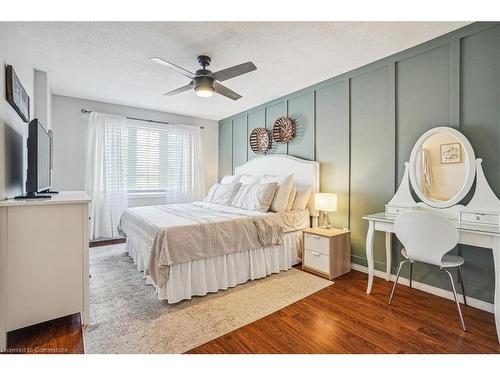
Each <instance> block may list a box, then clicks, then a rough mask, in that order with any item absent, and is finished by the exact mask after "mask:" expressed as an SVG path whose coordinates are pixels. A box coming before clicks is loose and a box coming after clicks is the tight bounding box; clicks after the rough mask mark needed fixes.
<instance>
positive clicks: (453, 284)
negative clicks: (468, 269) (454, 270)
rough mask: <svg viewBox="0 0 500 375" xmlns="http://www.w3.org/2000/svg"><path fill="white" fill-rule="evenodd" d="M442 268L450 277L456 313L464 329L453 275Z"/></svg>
mask: <svg viewBox="0 0 500 375" xmlns="http://www.w3.org/2000/svg"><path fill="white" fill-rule="evenodd" d="M442 270H443V271H444V272H446V273H447V274H448V277H449V278H450V282H451V289H452V290H453V297H455V304H456V305H457V310H458V315H459V316H460V322H461V323H462V329H463V330H464V331H466V329H465V323H464V318H463V316H462V309H461V308H460V303H458V298H457V291H456V290H455V283H454V282H453V276H451V273H450V271H448V270H447V269H446V268H442Z"/></svg>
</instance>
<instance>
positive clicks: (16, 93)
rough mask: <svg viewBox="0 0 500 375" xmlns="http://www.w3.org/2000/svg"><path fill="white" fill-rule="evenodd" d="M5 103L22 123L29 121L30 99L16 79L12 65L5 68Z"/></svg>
mask: <svg viewBox="0 0 500 375" xmlns="http://www.w3.org/2000/svg"><path fill="white" fill-rule="evenodd" d="M5 76H6V79H5V81H6V85H7V101H8V102H9V103H10V105H11V106H12V108H14V109H15V110H16V112H17V114H18V115H19V116H20V117H21V118H22V119H23V121H24V122H29V121H30V97H29V96H28V93H27V92H26V90H25V89H24V87H23V85H22V84H21V81H20V80H19V78H18V77H17V74H16V72H15V71H14V68H13V67H12V65H7V66H6V67H5Z"/></svg>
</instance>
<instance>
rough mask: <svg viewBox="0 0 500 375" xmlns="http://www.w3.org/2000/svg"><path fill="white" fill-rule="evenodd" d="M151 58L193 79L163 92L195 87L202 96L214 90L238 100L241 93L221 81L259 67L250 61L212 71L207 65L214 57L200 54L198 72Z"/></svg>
mask: <svg viewBox="0 0 500 375" xmlns="http://www.w3.org/2000/svg"><path fill="white" fill-rule="evenodd" d="M149 59H150V60H151V61H153V62H155V63H157V64H160V65H163V66H166V67H168V68H170V69H172V70H175V71H176V72H177V73H180V74H182V75H183V76H185V77H188V78H189V79H191V82H190V83H189V84H187V85H186V86H182V87H179V88H178V89H175V90H172V91H169V92H167V93H165V94H163V95H168V96H170V95H175V94H178V93H181V92H183V91H187V90H190V89H194V91H195V92H196V95H198V96H201V97H209V96H212V95H213V94H214V92H216V93H217V94H220V95H223V96H225V97H227V98H229V99H233V100H238V99H239V98H241V95H240V94H238V93H236V92H234V91H233V90H230V89H228V88H227V87H226V86H224V85H222V84H221V83H220V82H222V81H226V80H228V79H231V78H234V77H237V76H240V75H242V74H246V73H249V72H251V71H254V70H256V69H257V67H256V66H255V65H254V64H253V63H252V62H250V61H249V62H246V63H243V64H239V65H235V66H232V67H230V68H227V69H222V70H219V71H218V72H212V71H210V70H208V69H207V66H209V65H210V62H211V61H212V59H211V58H210V57H209V56H206V55H201V56H198V64H200V65H201V66H202V69H198V70H197V71H196V72H194V73H192V72H190V71H189V70H186V69H184V68H181V67H180V66H177V65H175V64H173V63H171V62H168V61H166V60H163V59H161V58H159V57H150V58H149Z"/></svg>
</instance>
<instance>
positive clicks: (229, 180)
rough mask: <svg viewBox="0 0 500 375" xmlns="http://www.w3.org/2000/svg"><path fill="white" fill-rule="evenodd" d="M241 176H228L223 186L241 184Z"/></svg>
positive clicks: (225, 177)
mask: <svg viewBox="0 0 500 375" xmlns="http://www.w3.org/2000/svg"><path fill="white" fill-rule="evenodd" d="M240 178H241V176H231V175H226V176H224V177H223V178H222V180H221V182H220V183H221V184H233V183H235V182H240Z"/></svg>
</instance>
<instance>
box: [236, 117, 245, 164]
mask: <svg viewBox="0 0 500 375" xmlns="http://www.w3.org/2000/svg"><path fill="white" fill-rule="evenodd" d="M247 134H248V131H247V115H243V116H240V117H238V118H236V119H234V120H233V169H234V168H235V167H237V166H238V165H241V164H243V163H245V162H246V161H247V145H248V141H247Z"/></svg>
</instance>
